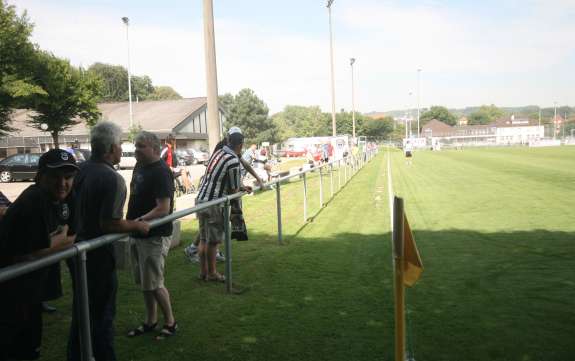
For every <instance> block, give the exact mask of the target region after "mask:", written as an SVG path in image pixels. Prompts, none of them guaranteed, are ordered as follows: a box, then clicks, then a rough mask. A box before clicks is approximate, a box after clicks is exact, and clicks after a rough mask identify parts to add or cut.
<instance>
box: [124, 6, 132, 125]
mask: <svg viewBox="0 0 575 361" xmlns="http://www.w3.org/2000/svg"><path fill="white" fill-rule="evenodd" d="M122 21H123V22H124V24H126V41H127V43H128V103H129V106H130V129H131V128H132V127H133V126H134V115H133V112H132V70H131V69H130V68H131V65H130V19H128V18H127V17H125V16H124V17H123V18H122Z"/></svg>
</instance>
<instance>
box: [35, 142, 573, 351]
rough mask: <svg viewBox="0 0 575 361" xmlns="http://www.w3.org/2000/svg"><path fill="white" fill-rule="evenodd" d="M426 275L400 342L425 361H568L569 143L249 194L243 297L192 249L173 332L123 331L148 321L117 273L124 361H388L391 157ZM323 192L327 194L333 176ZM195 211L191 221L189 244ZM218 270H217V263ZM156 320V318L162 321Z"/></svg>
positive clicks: (174, 283)
mask: <svg viewBox="0 0 575 361" xmlns="http://www.w3.org/2000/svg"><path fill="white" fill-rule="evenodd" d="M388 157H390V160H391V168H392V178H393V189H394V192H395V193H396V194H397V195H399V196H401V197H403V198H404V200H405V206H406V212H407V215H408V217H409V220H410V223H411V226H412V228H413V230H414V234H415V238H416V241H417V244H418V247H419V250H420V253H421V256H422V258H423V263H424V267H425V271H424V273H423V275H422V278H421V279H420V281H419V282H418V283H417V284H416V285H415V287H413V288H411V289H408V291H407V321H408V324H407V349H408V354H409V355H411V356H413V357H414V358H415V359H416V360H521V361H530V360H572V359H575V342H574V341H573V335H575V207H574V202H575V147H571V148H569V147H562V148H541V149H528V148H497V149H465V150H463V151H454V150H453V151H452V150H449V151H442V152H427V151H422V152H416V153H415V157H414V159H413V162H412V164H410V165H408V164H406V162H405V159H404V158H403V156H402V153H401V152H397V151H392V152H390V153H387V152H386V151H382V152H380V154H379V155H378V156H377V157H376V158H375V159H374V160H373V161H372V162H370V163H369V164H367V165H366V166H365V168H364V169H362V170H361V171H360V172H358V173H357V174H356V175H355V176H354V178H352V180H351V181H350V182H349V183H348V184H347V185H346V186H345V187H344V188H342V189H341V190H339V191H338V190H337V188H338V183H339V182H338V179H340V177H341V176H342V173H343V172H341V173H340V174H338V173H337V172H335V173H334V178H333V179H334V188H335V191H336V195H335V196H334V198H333V199H332V200H331V201H330V202H329V204H328V205H327V206H326V207H323V208H320V205H319V176H318V174H317V173H315V174H314V175H313V176H311V177H310V178H309V179H308V184H309V193H308V204H309V207H310V209H309V211H308V214H309V215H310V217H311V218H312V219H311V220H310V221H309V222H307V223H306V224H304V222H303V216H302V203H303V196H302V183H301V182H293V183H289V184H286V185H282V204H283V222H284V241H285V242H284V244H283V245H281V246H280V245H278V244H277V235H276V215H275V213H276V208H275V192H273V191H271V192H270V191H268V192H265V193H262V194H259V195H256V196H253V197H251V196H250V197H245V198H244V209H245V213H246V223H247V226H248V229H249V235H250V240H249V241H247V242H235V241H234V243H233V264H234V266H233V267H234V281H235V282H236V285H237V288H238V289H240V290H241V291H242V293H241V294H235V295H227V294H225V292H224V286H223V285H220V284H205V283H202V282H199V281H196V275H197V273H198V267H197V265H195V264H192V263H190V262H189V261H187V260H186V259H185V257H184V255H183V246H180V247H178V248H176V249H173V250H172V251H171V253H170V256H169V258H168V260H167V276H166V278H167V279H166V285H167V287H168V288H169V290H170V292H171V295H172V302H173V304H174V310H175V315H176V319H177V320H178V322H179V324H180V330H179V331H178V334H177V335H176V336H175V337H173V338H170V339H167V340H163V341H160V342H158V341H154V340H153V335H151V336H148V335H144V336H140V337H137V338H134V339H128V338H127V337H125V333H126V332H127V331H128V330H129V329H130V328H133V327H135V326H137V325H138V324H139V323H140V322H141V321H142V317H143V310H144V306H143V300H142V297H141V293H140V292H139V291H138V288H137V287H136V286H135V285H133V283H132V281H131V275H130V273H129V272H127V271H120V272H119V275H120V290H119V293H118V302H117V304H118V310H117V312H118V315H117V322H116V332H117V335H116V350H117V354H118V360H214V361H215V360H242V361H243V360H262V361H264V360H265V361H268V360H298V361H305V360H310V361H311V360H314V361H315V360H342V361H344V360H345V361H350V360H366V361H367V360H393V355H394V353H393V344H394V336H393V329H394V324H393V322H394V321H393V284H392V280H393V274H392V270H393V267H392V258H391V235H390V225H389V202H388V184H387V179H388V174H387V158H388ZM323 185H324V196H325V198H326V200H327V199H328V198H329V195H330V193H331V187H330V177H329V175H324V177H323ZM196 231H197V222H196V221H195V220H192V221H186V222H185V224H184V245H187V244H189V243H190V241H191V240H192V239H193V238H194V237H195V234H196ZM221 271H223V265H222V267H221ZM68 278H69V277H68V275H67V274H64V275H63V279H64V281H65V282H64V283H65V284H66V286H67V287H66V288H67V289H68V290H67V292H66V295H65V296H64V297H63V298H62V299H60V300H58V301H57V302H54V304H55V305H56V306H57V307H58V309H59V312H57V313H56V314H53V315H47V316H45V321H44V323H45V332H44V334H45V336H44V346H43V358H42V359H43V360H64V359H65V346H66V341H67V332H68V331H67V329H68V325H69V319H70V312H71V311H70V299H71V291H70V290H69V282H68ZM160 323H161V321H160Z"/></svg>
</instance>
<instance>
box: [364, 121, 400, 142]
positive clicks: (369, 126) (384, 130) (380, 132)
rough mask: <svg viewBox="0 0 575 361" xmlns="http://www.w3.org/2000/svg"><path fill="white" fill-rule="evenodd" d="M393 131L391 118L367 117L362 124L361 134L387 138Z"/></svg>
mask: <svg viewBox="0 0 575 361" xmlns="http://www.w3.org/2000/svg"><path fill="white" fill-rule="evenodd" d="M392 132H393V118H392V117H385V118H381V119H367V120H365V121H364V122H363V124H362V129H361V131H360V133H361V135H365V136H367V137H373V138H387V137H388V136H389V135H390V134H391V133H392Z"/></svg>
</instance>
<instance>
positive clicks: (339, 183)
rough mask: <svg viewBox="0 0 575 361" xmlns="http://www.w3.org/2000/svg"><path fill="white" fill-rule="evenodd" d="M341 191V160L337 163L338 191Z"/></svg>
mask: <svg viewBox="0 0 575 361" xmlns="http://www.w3.org/2000/svg"><path fill="white" fill-rule="evenodd" d="M340 189H341V159H340V160H338V161H337V190H338V191H339V190H340Z"/></svg>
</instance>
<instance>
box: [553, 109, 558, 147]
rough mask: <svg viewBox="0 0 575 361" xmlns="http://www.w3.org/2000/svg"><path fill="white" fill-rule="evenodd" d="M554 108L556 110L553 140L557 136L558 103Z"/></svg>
mask: <svg viewBox="0 0 575 361" xmlns="http://www.w3.org/2000/svg"><path fill="white" fill-rule="evenodd" d="M553 107H554V109H555V115H554V116H553V139H555V137H556V135H557V102H553Z"/></svg>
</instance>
